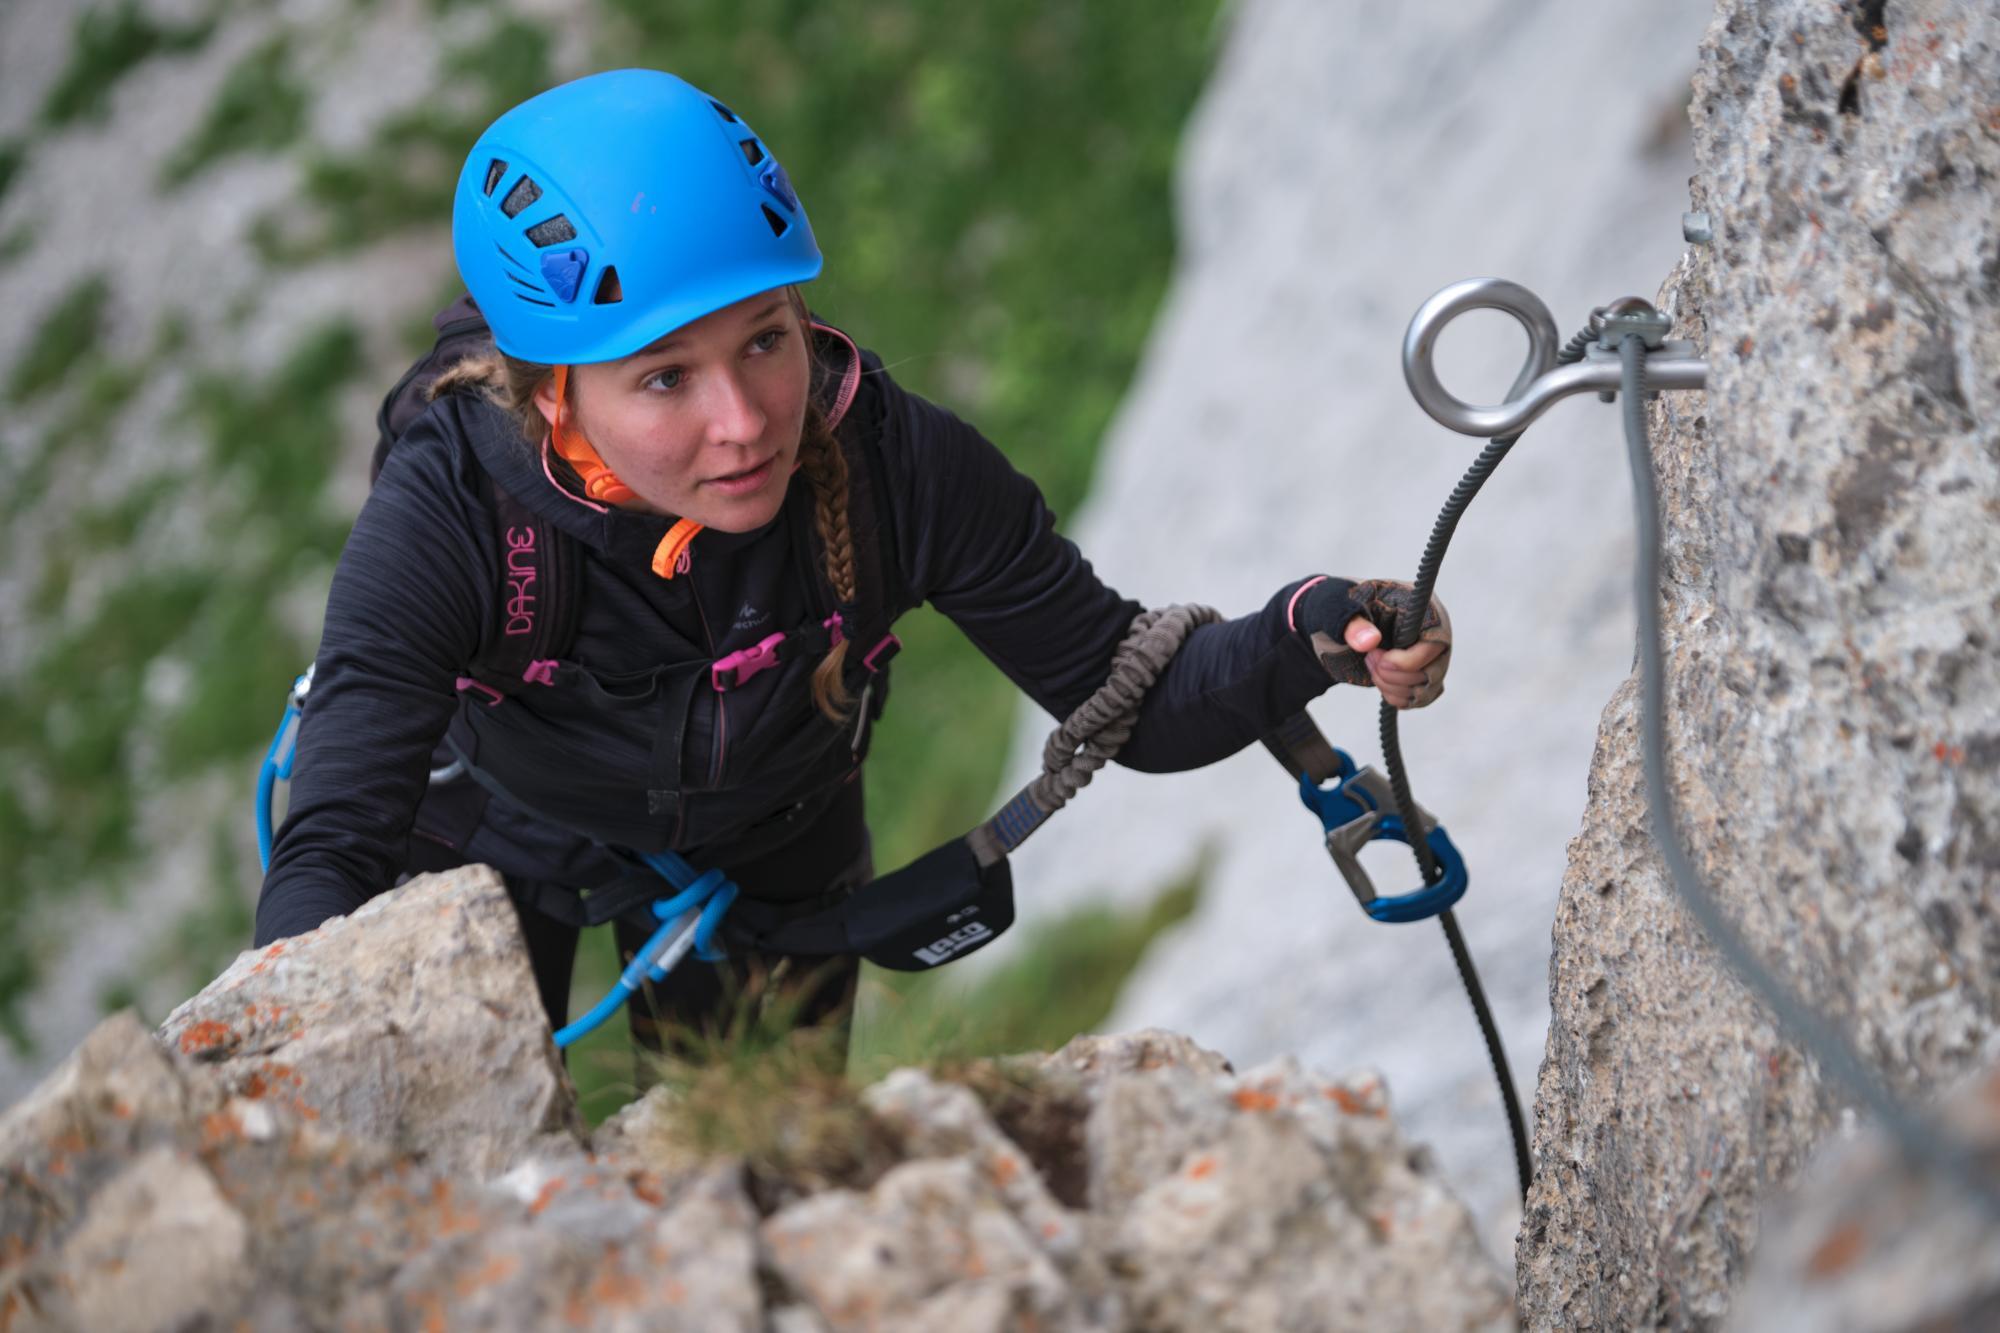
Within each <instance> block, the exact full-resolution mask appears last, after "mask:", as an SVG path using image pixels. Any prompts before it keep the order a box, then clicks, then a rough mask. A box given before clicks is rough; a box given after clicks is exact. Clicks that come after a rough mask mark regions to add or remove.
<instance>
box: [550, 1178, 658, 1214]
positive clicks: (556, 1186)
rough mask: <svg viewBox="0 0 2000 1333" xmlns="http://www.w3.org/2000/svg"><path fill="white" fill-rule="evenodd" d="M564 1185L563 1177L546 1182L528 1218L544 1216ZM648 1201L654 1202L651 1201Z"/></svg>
mask: <svg viewBox="0 0 2000 1333" xmlns="http://www.w3.org/2000/svg"><path fill="white" fill-rule="evenodd" d="M563 1183H564V1180H563V1177H561V1176H557V1177H555V1178H554V1179H553V1180H549V1181H546V1182H544V1183H543V1185H542V1188H541V1191H540V1192H539V1193H537V1194H536V1195H535V1201H534V1202H533V1203H531V1204H529V1205H528V1216H530V1217H540V1216H541V1215H542V1210H543V1209H545V1208H547V1207H548V1206H549V1203H550V1201H551V1200H553V1199H554V1198H555V1197H556V1192H557V1191H558V1190H560V1189H561V1188H562V1187H563ZM633 1192H634V1193H638V1189H637V1186H634V1188H633ZM639 1197H640V1198H645V1196H644V1195H643V1194H641V1195H640V1196H639ZM647 1201H648V1202H652V1201H651V1200H647Z"/></svg>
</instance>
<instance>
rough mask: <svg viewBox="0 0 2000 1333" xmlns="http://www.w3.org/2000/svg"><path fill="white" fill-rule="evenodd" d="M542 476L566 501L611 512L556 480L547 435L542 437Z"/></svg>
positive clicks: (601, 512) (606, 512)
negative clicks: (550, 459) (550, 462)
mask: <svg viewBox="0 0 2000 1333" xmlns="http://www.w3.org/2000/svg"><path fill="white" fill-rule="evenodd" d="M542 475H543V476H545V477H547V478H548V479H549V485H551V486H553V487H555V488H556V494H558V495H560V496H562V497H563V498H564V499H566V500H574V501H576V502H577V503H578V504H580V505H582V506H583V507H584V508H585V509H595V510H596V511H597V512H598V513H600V514H608V513H610V512H611V511H610V510H609V509H607V508H605V507H604V506H603V505H601V504H599V503H597V501H595V500H586V499H584V498H583V497H582V496H580V495H577V494H575V493H574V492H572V491H571V490H570V489H569V487H567V486H565V485H563V484H562V483H561V482H559V481H557V480H556V474H555V470H554V469H553V468H551V467H550V466H549V437H548V436H546V435H544V436H543V437H542Z"/></svg>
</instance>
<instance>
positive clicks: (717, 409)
mask: <svg viewBox="0 0 2000 1333" xmlns="http://www.w3.org/2000/svg"><path fill="white" fill-rule="evenodd" d="M708 382H709V389H710V395H709V401H708V403H707V407H708V442H709V443H710V444H750V443H752V442H754V441H755V440H757V439H758V438H759V437H760V436H762V435H763V433H764V424H765V417H764V411H763V409H762V408H760V407H759V406H758V405H757V402H756V400H755V399H754V398H753V397H751V395H750V387H749V385H748V384H746V383H745V382H744V380H743V378H742V376H741V375H740V374H739V373H738V372H737V371H736V369H735V368H734V367H731V368H729V369H726V370H723V371H722V372H720V373H719V374H715V375H711V376H710V377H709V381H708Z"/></svg>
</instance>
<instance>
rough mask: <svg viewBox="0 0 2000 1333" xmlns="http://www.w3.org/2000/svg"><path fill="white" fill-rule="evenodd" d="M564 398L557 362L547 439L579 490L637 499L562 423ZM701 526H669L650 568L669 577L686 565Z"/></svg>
mask: <svg viewBox="0 0 2000 1333" xmlns="http://www.w3.org/2000/svg"><path fill="white" fill-rule="evenodd" d="M568 401H569V367H568V366H557V367H556V415H555V420H554V421H553V422H551V423H550V426H549V439H550V441H551V443H553V444H554V446H555V451H556V453H557V455H558V456H559V457H561V459H562V460H563V461H564V462H565V463H568V464H569V465H570V466H571V467H573V468H575V469H576V475H577V478H578V479H579V480H580V481H582V482H583V493H584V494H585V495H588V496H589V497H590V498H591V499H593V500H602V501H603V502H604V503H605V504H611V505H617V504H628V503H630V502H631V501H633V500H636V499H638V498H639V496H638V493H637V492H636V491H634V490H633V489H632V488H631V487H630V486H627V485H626V484H625V483H624V482H622V481H620V480H619V479H618V474H617V473H615V472H613V471H612V470H611V469H610V468H609V467H607V466H606V465H605V462H604V460H603V459H602V458H600V457H598V455H597V450H596V449H595V448H593V447H592V446H591V443H590V441H589V440H586V439H584V438H583V436H582V435H580V434H578V433H577V432H576V431H573V430H571V429H569V427H567V426H565V425H564V424H563V417H562V410H563V404H564V403H566V402H568ZM701 528H702V525H701V524H699V523H697V522H695V521H694V520H693V519H689V518H684V519H682V520H680V521H679V522H678V523H676V524H674V525H673V527H671V528H669V529H668V530H667V535H666V536H665V537H662V538H661V539H660V544H659V546H658V547H656V548H655V549H654V551H653V572H654V573H655V574H658V575H659V576H660V577H661V578H663V579H670V578H672V577H673V576H674V575H675V574H678V573H680V572H682V571H683V570H685V569H686V568H687V566H688V546H689V544H690V543H692V542H693V541H694V538H695V534H696V533H698V532H700V531H701Z"/></svg>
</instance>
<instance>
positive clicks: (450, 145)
mask: <svg viewBox="0 0 2000 1333" xmlns="http://www.w3.org/2000/svg"><path fill="white" fill-rule="evenodd" d="M548 44H549V35H548V34H547V33H546V32H544V31H543V30H542V29H541V28H539V27H536V26H535V25H534V24H532V23H528V22H526V21H525V20H521V19H508V20H505V21H503V22H501V23H500V24H499V25H497V26H496V27H495V28H494V29H493V31H492V32H491V33H489V34H488V35H487V36H486V37H484V38H482V39H481V40H479V41H477V42H474V43H472V44H470V45H468V46H465V47H462V48H460V49H458V50H456V51H452V52H450V53H448V54H447V55H446V56H445V59H444V73H445V81H446V84H447V86H450V87H451V88H452V89H453V91H454V93H458V94H460V96H457V97H454V98H453V99H452V101H451V102H450V103H448V104H440V105H421V106H418V107H414V108H412V109H411V110H409V111H405V112H403V113H401V114H399V115H395V116H391V117H390V118H389V119H388V120H386V121H384V122H383V124H382V125H381V126H379V127H378V128H377V129H376V131H375V133H374V136H373V138H372V139H371V140H370V141H369V143H368V144H367V145H366V146H365V147H363V148H361V149H358V150H356V151H355V152H352V153H346V154H331V153H315V154H313V155H311V156H310V157H309V158H308V160H307V163H306V179H305V190H304V198H303V199H302V200H300V201H299V206H297V207H295V208H290V209H286V210H283V211H282V212H274V213H272V214H269V215H267V216H265V217H263V218H261V219H259V220H258V222H257V223H256V225H255V227H254V228H253V231H252V235H251V239H252V241H253V243H254V244H255V245H256V246H257V248H258V250H259V252H260V253H262V254H263V256H264V257H265V259H266V260H268V261H269V262H272V263H287V264H295V263H302V262H305V261H307V260H310V259H315V258H319V257H322V256H325V255H328V254H334V253H340V252H344V251H350V250H358V249H361V248H363V247H365V246H368V245H372V244H373V243H375V242H376V241H379V240H381V239H382V238H383V237H385V236H390V235H393V234H395V233H396V232H398V231H405V230H408V229H410V228H413V227H421V228H425V229H427V230H433V231H436V232H437V233H438V234H440V235H442V233H443V228H444V227H445V225H446V224H448V222H449V220H450V218H451V196H452V190H453V189H454V188H455V187H456V186H457V184H458V169H459V167H460V165H461V164H462V163H463V162H464V160H465V154H466V151H467V150H468V149H470V148H471V147H472V141H473V140H474V139H477V138H478V137H479V132H480V131H481V130H483V129H485V128H486V126H487V124H488V122H490V121H491V120H492V119H493V118H494V117H496V116H498V115H499V114H500V113H501V112H502V111H504V110H506V109H507V108H508V107H510V106H512V105H514V104H515V103H516V102H519V101H522V100H523V99H525V98H527V97H529V96H532V95H533V94H535V93H537V92H540V91H541V90H542V89H543V88H545V87H547V86H548V84H549V82H550V76H549V67H548ZM468 91H469V92H470V93H471V96H469V97H468V96H465V95H464V94H465V93H467V92H468Z"/></svg>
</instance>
